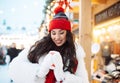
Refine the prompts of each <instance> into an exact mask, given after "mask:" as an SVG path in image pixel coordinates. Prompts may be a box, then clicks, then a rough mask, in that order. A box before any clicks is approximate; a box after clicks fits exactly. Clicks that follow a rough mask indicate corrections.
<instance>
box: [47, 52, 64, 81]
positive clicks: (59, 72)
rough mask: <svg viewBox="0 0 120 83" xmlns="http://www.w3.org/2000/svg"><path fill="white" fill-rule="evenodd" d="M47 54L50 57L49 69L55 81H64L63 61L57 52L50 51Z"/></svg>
mask: <svg viewBox="0 0 120 83" xmlns="http://www.w3.org/2000/svg"><path fill="white" fill-rule="evenodd" d="M49 54H51V55H52V66H51V68H52V69H53V70H54V75H55V77H56V80H57V81H62V80H64V72H63V61H62V57H61V55H60V53H59V52H57V51H50V52H49Z"/></svg>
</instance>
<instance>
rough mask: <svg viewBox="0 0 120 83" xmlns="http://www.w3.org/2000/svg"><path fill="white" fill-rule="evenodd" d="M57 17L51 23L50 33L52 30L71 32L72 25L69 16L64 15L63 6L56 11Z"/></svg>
mask: <svg viewBox="0 0 120 83" xmlns="http://www.w3.org/2000/svg"><path fill="white" fill-rule="evenodd" d="M54 12H55V16H54V17H53V19H52V20H51V21H50V24H49V32H50V31H51V30H52V29H62V30H69V31H71V24H70V21H69V20H68V18H67V16H66V15H65V13H64V9H63V8H62V7H61V6H58V7H56V8H55V10H54Z"/></svg>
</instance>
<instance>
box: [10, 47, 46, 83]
mask: <svg viewBox="0 0 120 83" xmlns="http://www.w3.org/2000/svg"><path fill="white" fill-rule="evenodd" d="M28 51H29V49H24V50H23V51H22V52H20V54H19V55H18V56H17V57H16V58H14V59H13V60H12V62H11V63H10V64H9V75H10V77H11V79H12V80H13V81H14V82H15V83H38V81H39V82H41V81H44V78H41V79H40V80H35V75H36V72H37V70H38V68H39V67H40V65H39V64H33V63H31V62H29V60H28V59H27V55H28ZM43 83H44V82H43Z"/></svg>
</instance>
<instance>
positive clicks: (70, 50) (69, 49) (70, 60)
mask: <svg viewBox="0 0 120 83" xmlns="http://www.w3.org/2000/svg"><path fill="white" fill-rule="evenodd" d="M51 50H54V51H58V52H60V54H61V56H62V59H63V65H64V67H63V69H64V71H70V72H71V73H73V72H74V68H76V67H77V63H76V62H77V59H76V51H75V50H76V49H75V45H74V37H73V34H72V33H71V32H70V31H67V35H66V42H65V43H64V44H63V45H62V46H59V47H58V46H56V45H55V43H54V42H53V41H52V39H51V35H50V33H49V34H48V35H47V36H45V37H44V38H43V39H41V40H39V41H37V42H36V43H35V44H34V45H33V46H32V47H31V49H30V51H29V54H28V59H29V60H30V62H32V63H38V60H39V58H40V57H41V56H43V55H45V54H47V53H48V52H49V51H51ZM68 64H69V65H68Z"/></svg>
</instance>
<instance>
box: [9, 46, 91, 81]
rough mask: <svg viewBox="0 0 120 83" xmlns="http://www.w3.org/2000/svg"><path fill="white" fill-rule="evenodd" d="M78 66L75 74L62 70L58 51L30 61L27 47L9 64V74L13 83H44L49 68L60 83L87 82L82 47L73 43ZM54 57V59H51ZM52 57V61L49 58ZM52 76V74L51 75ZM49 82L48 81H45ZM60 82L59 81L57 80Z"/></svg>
mask: <svg viewBox="0 0 120 83" xmlns="http://www.w3.org/2000/svg"><path fill="white" fill-rule="evenodd" d="M75 47H76V56H77V59H78V66H77V69H76V72H75V74H71V73H70V72H68V71H67V72H64V71H62V69H61V68H62V66H63V64H62V61H61V57H60V55H59V52H55V54H56V55H55V56H54V55H53V56H50V57H49V55H50V53H48V54H47V55H45V56H42V57H41V58H40V59H39V64H37V63H36V64H35V63H31V62H30V61H29V60H28V58H27V55H28V51H29V48H28V49H24V50H23V51H22V52H21V53H20V54H19V55H18V56H17V57H16V58H14V59H13V60H12V62H11V63H10V65H9V75H10V77H11V79H12V80H13V81H14V83H45V80H46V74H47V73H48V72H49V70H47V69H48V68H47V67H49V68H51V70H53V71H51V73H53V72H54V74H55V77H56V79H57V81H60V80H61V79H62V80H63V81H62V83H89V82H88V75H87V71H86V68H85V63H84V57H85V52H84V50H83V48H82V47H81V46H80V45H78V44H75ZM51 57H52V58H51ZM53 58H54V59H53ZM50 59H52V62H51V60H50ZM51 63H54V65H50V64H51ZM51 77H52V76H51ZM47 83H49V82H47ZM57 83H61V82H57Z"/></svg>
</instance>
